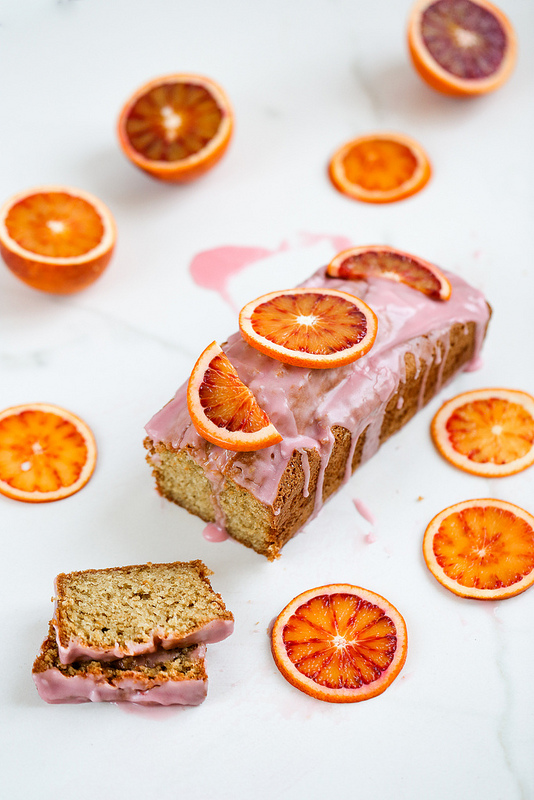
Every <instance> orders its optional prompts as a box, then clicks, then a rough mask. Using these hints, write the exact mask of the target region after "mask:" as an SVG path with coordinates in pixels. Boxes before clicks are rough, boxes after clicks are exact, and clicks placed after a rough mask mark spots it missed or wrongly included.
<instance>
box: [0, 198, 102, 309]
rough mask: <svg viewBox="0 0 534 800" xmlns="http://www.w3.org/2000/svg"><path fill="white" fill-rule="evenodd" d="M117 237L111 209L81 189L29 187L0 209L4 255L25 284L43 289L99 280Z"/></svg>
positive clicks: (66, 290) (68, 289) (69, 289)
mask: <svg viewBox="0 0 534 800" xmlns="http://www.w3.org/2000/svg"><path fill="white" fill-rule="evenodd" d="M116 238H117V234H116V229H115V222H114V220H113V216H112V215H111V212H110V211H109V209H108V208H107V207H106V206H105V205H104V203H103V202H102V201H101V200H99V199H98V198H97V197H95V196H94V195H92V194H89V192H84V191H82V190H81V189H73V188H71V187H65V186H41V187H38V188H35V189H28V190H26V191H25V192H20V193H19V194H16V195H14V196H13V197H11V198H10V199H9V200H8V201H7V202H6V203H4V205H3V206H2V208H1V209H0V253H1V254H2V258H3V259H4V261H5V262H6V264H7V266H8V267H9V269H10V270H11V271H12V272H13V273H14V274H15V275H16V276H17V277H18V278H20V279H21V280H22V281H24V283H27V284H28V285H29V286H33V288H34V289H40V290H41V291H43V292H51V293H53V294H72V293H73V292H79V291H80V290H81V289H84V288H85V287H86V286H89V285H90V284H91V283H93V282H94V281H96V279H97V278H98V277H99V276H100V275H101V274H102V272H103V271H104V270H105V268H106V267H107V265H108V263H109V260H110V258H111V255H112V253H113V249H114V247H115V241H116Z"/></svg>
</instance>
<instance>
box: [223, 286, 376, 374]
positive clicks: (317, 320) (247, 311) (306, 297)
mask: <svg viewBox="0 0 534 800" xmlns="http://www.w3.org/2000/svg"><path fill="white" fill-rule="evenodd" d="M377 326H378V322H377V318H376V315H375V313H374V311H372V310H371V309H370V308H369V306H368V305H367V304H366V303H364V302H363V300H360V299H359V298H358V297H354V296H353V295H350V294H347V293H346V292H338V291H336V290H335V289H289V290H285V291H279V292H270V293H269V294H264V295H262V296H261V297H258V298H256V300H252V301H251V302H250V303H247V305H246V306H244V308H242V310H241V313H240V315H239V328H240V330H241V334H242V336H243V338H244V339H245V340H246V341H247V342H248V343H249V344H250V345H252V347H255V348H256V350H260V351H261V352H262V353H265V354H266V355H268V356H271V357H272V358H275V359H277V360H278V361H282V362H283V363H284V364H293V365H294V366H297V367H311V368H312V369H325V368H327V367H339V366H342V365H343V364H349V363H351V362H352V361H356V359H358V358H361V357H362V356H363V355H365V353H367V352H368V351H369V350H370V349H371V347H372V346H373V343H374V341H375V338H376V332H377Z"/></svg>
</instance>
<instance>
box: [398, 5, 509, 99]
mask: <svg viewBox="0 0 534 800" xmlns="http://www.w3.org/2000/svg"><path fill="white" fill-rule="evenodd" d="M408 46H409V50H410V55H411V58H412V61H413V63H414V66H415V68H416V70H417V72H418V73H419V75H420V76H421V77H422V78H423V80H424V81H425V82H426V83H427V84H428V85H429V86H431V87H432V88H433V89H437V91H439V92H443V93H444V94H450V95H460V96H469V95H479V94H485V93H486V92H491V91H493V90H494V89H497V88H498V87H499V86H502V84H503V83H504V82H505V81H506V80H507V79H508V78H509V77H510V74H511V72H512V70H513V68H514V66H515V62H516V54H517V45H516V38H515V34H514V30H513V27H512V25H511V23H510V21H509V20H508V18H507V17H506V16H505V14H503V12H502V11H501V10H500V9H498V8H497V7H496V6H494V5H493V4H492V3H489V2H487V0H419V2H417V3H416V4H415V6H414V7H413V9H412V11H411V14H410V19H409V24H408Z"/></svg>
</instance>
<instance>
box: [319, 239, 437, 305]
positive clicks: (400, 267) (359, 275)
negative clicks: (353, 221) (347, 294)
mask: <svg viewBox="0 0 534 800" xmlns="http://www.w3.org/2000/svg"><path fill="white" fill-rule="evenodd" d="M326 273H327V275H330V277H332V278H343V279H346V280H359V279H363V280H365V279H366V278H369V277H378V278H387V279H388V280H392V281H398V282H400V283H405V284H407V285H408V286H411V287H412V289H417V290H418V291H420V292H422V293H423V294H426V295H427V296H428V297H431V298H432V299H433V300H448V299H449V298H450V296H451V291H452V289H451V284H450V283H449V281H448V280H447V278H446V277H445V275H444V274H443V272H442V271H441V270H440V269H439V268H438V267H436V266H435V265H434V264H431V263H430V262H428V261H423V259H422V258H418V257H417V256H412V255H410V253H404V252H403V251H402V250H395V249H394V248H393V247H387V246H385V245H368V246H365V247H352V248H350V249H349V250H343V251H342V252H341V253H338V254H337V256H335V258H333V259H332V261H331V262H330V264H329V265H328V267H327V268H326Z"/></svg>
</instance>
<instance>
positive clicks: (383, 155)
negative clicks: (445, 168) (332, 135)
mask: <svg viewBox="0 0 534 800" xmlns="http://www.w3.org/2000/svg"><path fill="white" fill-rule="evenodd" d="M329 175H330V180H331V181H332V183H333V184H334V186H335V187H336V189H338V190H339V191H340V192H342V193H343V194H346V195H347V196H348V197H352V198H353V199H354V200H362V201H364V202H366V203H393V202H396V201H397V200H403V199H405V198H406V197H410V196H411V195H413V194H415V193H416V192H418V191H420V190H421V189H422V188H423V187H424V186H425V185H426V184H427V183H428V181H429V179H430V175H431V167H430V161H429V160H428V156H427V155H426V153H425V151H424V150H423V148H422V147H421V145H420V144H418V143H417V142H416V141H415V140H414V139H411V138H410V137H408V136H404V135H403V134H400V133H371V134H368V135H367V136H360V137H359V138H357V139H353V140H352V141H350V142H347V143H346V144H344V145H343V146H342V147H340V148H339V150H337V151H336V153H334V155H333V157H332V158H331V160H330V165H329Z"/></svg>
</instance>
